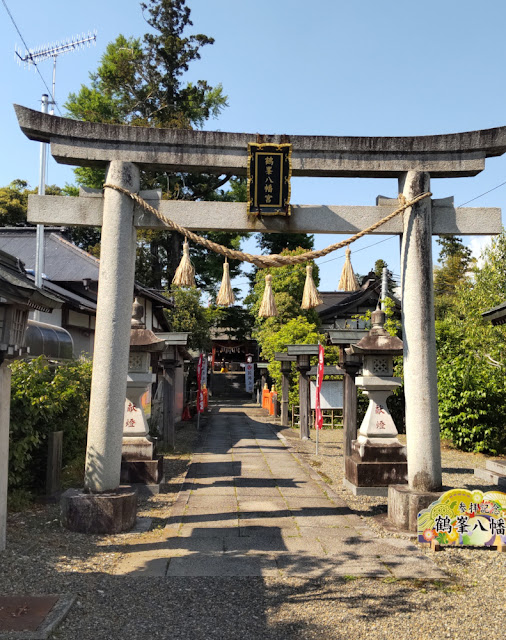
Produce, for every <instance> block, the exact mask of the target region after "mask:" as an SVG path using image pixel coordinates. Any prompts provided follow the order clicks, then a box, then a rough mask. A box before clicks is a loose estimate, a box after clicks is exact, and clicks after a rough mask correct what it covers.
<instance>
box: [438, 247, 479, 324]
mask: <svg viewBox="0 0 506 640" xmlns="http://www.w3.org/2000/svg"><path fill="white" fill-rule="evenodd" d="M437 243H438V245H439V246H440V247H441V249H440V253H439V258H438V262H439V264H440V266H438V267H436V268H435V269H434V304H435V311H436V317H438V318H442V317H443V316H444V315H445V313H446V312H447V310H448V309H449V307H451V306H452V304H453V301H454V297H455V293H456V289H457V285H458V284H459V283H460V282H462V281H463V280H467V279H468V272H469V269H470V267H471V266H472V265H473V263H474V260H473V258H472V257H471V249H469V247H466V246H464V244H463V243H462V238H459V237H457V236H440V237H439V238H438V239H437Z"/></svg>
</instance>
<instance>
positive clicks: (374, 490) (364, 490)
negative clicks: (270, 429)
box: [343, 478, 388, 497]
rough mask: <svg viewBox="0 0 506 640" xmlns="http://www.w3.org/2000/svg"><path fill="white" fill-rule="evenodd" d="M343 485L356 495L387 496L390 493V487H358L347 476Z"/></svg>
mask: <svg viewBox="0 0 506 640" xmlns="http://www.w3.org/2000/svg"><path fill="white" fill-rule="evenodd" d="M343 486H344V488H345V489H348V491H351V493H352V494H353V495H354V496H374V497H386V496H387V495H388V487H357V485H355V484H353V483H352V482H350V481H349V480H347V479H346V478H343Z"/></svg>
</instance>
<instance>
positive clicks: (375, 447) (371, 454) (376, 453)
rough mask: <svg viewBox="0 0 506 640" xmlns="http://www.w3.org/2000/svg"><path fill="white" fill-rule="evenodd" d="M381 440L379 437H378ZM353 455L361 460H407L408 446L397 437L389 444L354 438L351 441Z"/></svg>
mask: <svg viewBox="0 0 506 640" xmlns="http://www.w3.org/2000/svg"><path fill="white" fill-rule="evenodd" d="M377 440H379V438H377ZM351 448H352V455H353V457H354V458H355V459H358V460H360V461H361V462H406V461H407V454H406V447H405V446H403V445H402V444H401V443H400V442H399V441H398V440H397V438H395V439H394V442H391V443H389V444H383V443H374V444H373V443H370V442H368V443H366V444H364V443H362V442H360V441H359V440H353V442H352V443H351Z"/></svg>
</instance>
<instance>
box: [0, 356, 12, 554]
mask: <svg viewBox="0 0 506 640" xmlns="http://www.w3.org/2000/svg"><path fill="white" fill-rule="evenodd" d="M8 365H9V363H8V362H5V361H4V362H3V363H2V364H1V365H0V551H4V550H5V544H6V537H7V481H8V471H9V421H10V411H11V370H10V368H9V366H8Z"/></svg>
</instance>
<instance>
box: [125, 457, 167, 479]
mask: <svg viewBox="0 0 506 640" xmlns="http://www.w3.org/2000/svg"><path fill="white" fill-rule="evenodd" d="M162 479H163V456H161V455H160V456H155V458H154V459H153V460H122V461H121V484H137V483H140V484H158V483H160V482H161V481H162Z"/></svg>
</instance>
